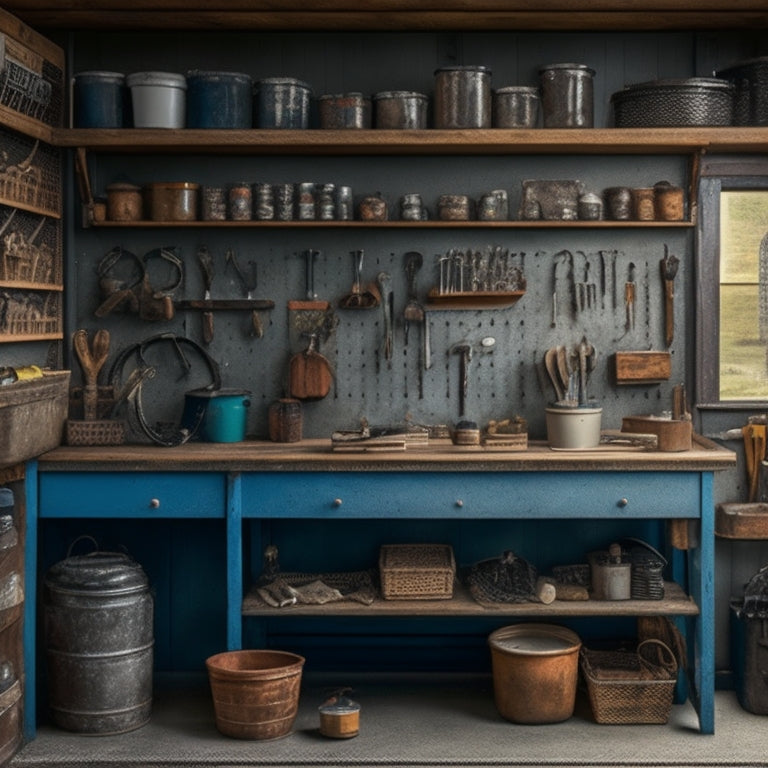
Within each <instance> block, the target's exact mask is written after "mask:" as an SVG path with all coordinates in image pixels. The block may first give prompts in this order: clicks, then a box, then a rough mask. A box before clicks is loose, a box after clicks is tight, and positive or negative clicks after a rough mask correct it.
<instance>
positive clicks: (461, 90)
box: [435, 66, 492, 128]
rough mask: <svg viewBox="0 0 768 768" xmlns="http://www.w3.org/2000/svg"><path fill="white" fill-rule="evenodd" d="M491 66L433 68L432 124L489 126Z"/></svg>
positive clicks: (463, 126)
mask: <svg viewBox="0 0 768 768" xmlns="http://www.w3.org/2000/svg"><path fill="white" fill-rule="evenodd" d="M491 113H492V104H491V70H490V69H488V67H482V66H457V67H440V68H439V69H436V70H435V128H490V127H491Z"/></svg>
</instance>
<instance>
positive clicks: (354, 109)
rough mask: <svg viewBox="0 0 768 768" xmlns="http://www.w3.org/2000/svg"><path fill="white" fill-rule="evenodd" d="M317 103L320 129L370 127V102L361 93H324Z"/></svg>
mask: <svg viewBox="0 0 768 768" xmlns="http://www.w3.org/2000/svg"><path fill="white" fill-rule="evenodd" d="M317 102H318V110H319V113H320V127H321V128H330V129H334V128H336V129H346V128H370V127H371V100H370V99H368V98H366V97H365V96H363V94H362V93H335V94H334V93H326V94H323V95H322V96H319V97H318V99H317Z"/></svg>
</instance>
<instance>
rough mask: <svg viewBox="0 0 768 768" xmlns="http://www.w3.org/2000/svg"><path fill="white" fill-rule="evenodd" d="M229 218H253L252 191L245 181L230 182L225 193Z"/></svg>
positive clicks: (238, 219)
mask: <svg viewBox="0 0 768 768" xmlns="http://www.w3.org/2000/svg"><path fill="white" fill-rule="evenodd" d="M227 199H228V203H229V204H228V209H229V218H230V219H231V220H232V221H249V220H250V219H252V218H253V191H252V190H251V185H250V184H249V183H248V182H247V181H242V182H238V183H236V184H232V185H231V186H230V187H229V191H228V193H227Z"/></svg>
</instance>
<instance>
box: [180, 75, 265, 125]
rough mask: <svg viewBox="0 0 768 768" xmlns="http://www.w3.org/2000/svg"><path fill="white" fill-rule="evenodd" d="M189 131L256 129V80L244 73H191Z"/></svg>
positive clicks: (188, 96)
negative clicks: (192, 129)
mask: <svg viewBox="0 0 768 768" xmlns="http://www.w3.org/2000/svg"><path fill="white" fill-rule="evenodd" d="M186 77H187V107H186V108H187V123H186V125H187V128H252V127H253V80H252V79H251V76H250V75H246V74H244V73H242V72H201V71H199V70H191V71H189V72H187V75H186Z"/></svg>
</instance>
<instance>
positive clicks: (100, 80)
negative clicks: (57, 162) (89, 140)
mask: <svg viewBox="0 0 768 768" xmlns="http://www.w3.org/2000/svg"><path fill="white" fill-rule="evenodd" d="M128 95H129V91H128V90H127V88H126V87H125V75H124V74H122V73H121V72H80V73H78V74H76V75H75V77H74V83H73V102H74V127H75V128H122V127H123V126H124V125H126V124H130V123H131V122H132V120H130V119H129V120H128V121H126V120H125V113H126V105H127V104H128V103H129V99H128Z"/></svg>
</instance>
